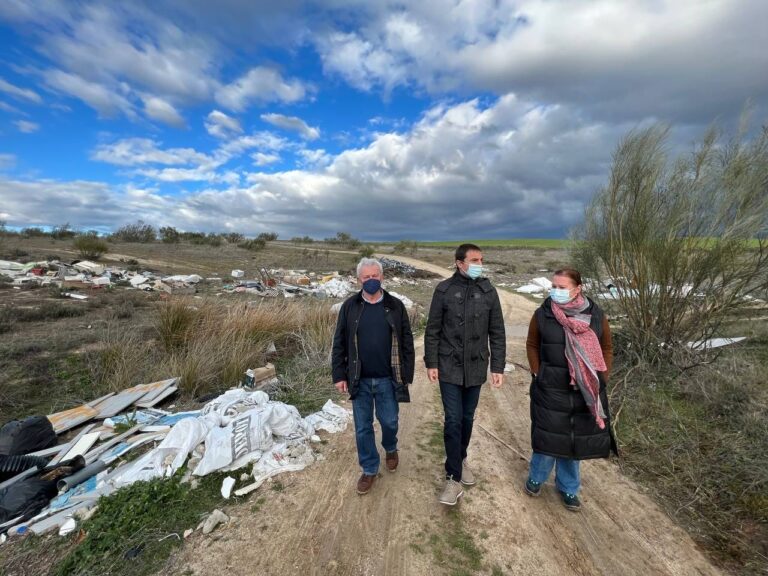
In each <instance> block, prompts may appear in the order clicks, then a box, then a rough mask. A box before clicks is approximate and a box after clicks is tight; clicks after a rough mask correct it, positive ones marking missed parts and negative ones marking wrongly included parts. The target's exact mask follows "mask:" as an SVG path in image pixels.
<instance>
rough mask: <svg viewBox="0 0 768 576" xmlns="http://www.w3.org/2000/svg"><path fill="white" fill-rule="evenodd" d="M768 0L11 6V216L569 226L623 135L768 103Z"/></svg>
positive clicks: (5, 48) (391, 227)
mask: <svg viewBox="0 0 768 576" xmlns="http://www.w3.org/2000/svg"><path fill="white" fill-rule="evenodd" d="M766 22H768V2H765V1H764V0H626V1H621V0H578V1H576V0H418V1H415V0H414V1H411V0H397V1H389V0H317V1H300V0H281V1H280V2H274V1H272V0H217V1H216V2H213V1H208V0H152V1H146V2H143V1H138V0H136V1H132V2H120V3H118V2H88V1H83V2H71V1H66V0H62V1H55V0H36V1H34V2H30V1H28V0H2V2H0V55H1V56H0V220H5V221H6V222H7V224H8V225H9V226H16V227H21V226H51V225H57V224H63V223H65V222H69V223H70V224H72V225H73V226H75V227H78V228H85V229H91V228H95V229H99V230H102V231H108V230H110V229H114V228H116V227H118V226H119V225H121V224H124V223H127V222H134V221H136V220H137V219H142V220H144V221H145V222H148V223H151V224H154V225H157V226H164V225H173V226H176V227H178V228H179V229H184V230H201V231H239V232H244V233H246V234H257V233H259V232H262V231H275V232H278V233H279V234H280V236H281V237H284V238H289V237H292V236H296V235H305V234H308V235H310V236H314V237H316V238H322V237H326V236H332V235H334V234H335V233H336V232H337V231H347V232H351V233H352V234H354V235H356V236H358V237H360V238H363V239H399V238H414V239H451V240H455V239H462V238H512V237H562V236H564V235H566V234H567V232H568V229H569V227H570V226H571V225H573V224H574V223H575V222H577V221H578V220H579V219H580V217H581V215H582V210H583V207H584V205H585V203H586V202H587V201H588V199H589V198H590V196H591V195H592V193H593V192H594V191H595V190H596V189H597V188H599V187H600V186H601V185H602V184H603V183H604V182H605V181H606V178H607V173H608V169H609V166H610V161H611V154H612V152H613V150H614V149H615V146H616V144H617V142H618V140H619V139H620V138H621V137H622V135H624V134H626V133H627V131H629V130H631V129H632V128H636V127H638V126H643V125H646V124H647V123H650V122H654V121H665V122H669V123H671V124H673V126H674V127H675V131H674V135H675V141H674V142H672V144H671V146H673V147H675V146H679V147H681V149H685V148H686V147H690V145H691V142H692V141H693V140H694V139H696V138H697V137H699V136H700V135H701V133H702V132H703V131H704V129H705V128H706V127H707V126H708V125H710V124H711V123H712V122H713V121H715V120H717V121H719V122H720V123H721V124H724V125H725V126H726V127H727V126H728V125H730V124H732V123H733V122H734V119H735V118H737V117H738V115H739V113H740V112H741V110H742V109H743V108H744V106H745V104H746V103H747V102H751V105H752V107H753V116H754V117H756V118H755V120H756V121H757V123H758V124H759V123H763V122H765V118H766V113H767V112H768V49H766V43H765V23H766Z"/></svg>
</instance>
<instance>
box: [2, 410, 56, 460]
mask: <svg viewBox="0 0 768 576" xmlns="http://www.w3.org/2000/svg"><path fill="white" fill-rule="evenodd" d="M57 442H58V439H57V438H56V432H54V431H53V425H52V424H51V421H50V420H48V418H46V417H45V416H29V417H28V418H24V420H11V421H10V422H8V423H7V424H6V425H5V426H3V427H2V428H0V456H15V455H18V454H29V453H30V452H36V451H38V450H43V449H44V448H50V447H51V446H55V445H56V444H57Z"/></svg>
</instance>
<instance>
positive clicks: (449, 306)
mask: <svg viewBox="0 0 768 576" xmlns="http://www.w3.org/2000/svg"><path fill="white" fill-rule="evenodd" d="M489 344H490V354H489ZM506 354H507V337H506V333H505V331H504V315H503V314H502V312H501V302H499V295H498V294H497V293H496V289H495V288H494V287H493V286H492V285H491V282H490V281H489V280H488V279H487V278H480V279H478V280H472V279H470V278H467V277H466V276H464V275H462V274H461V273H460V272H458V271H456V273H455V274H454V275H453V276H451V277H450V278H448V279H447V280H443V281H442V282H440V284H438V285H437V287H436V288H435V293H434V295H433V296H432V304H431V305H430V307H429V319H428V320H427V328H426V331H425V333H424V363H425V364H426V366H427V368H437V369H438V374H439V378H440V380H441V381H443V382H450V383H452V384H459V385H464V386H480V385H481V384H483V383H484V382H485V381H486V380H487V379H488V364H489V361H490V366H491V372H494V373H503V372H504V364H505V362H506Z"/></svg>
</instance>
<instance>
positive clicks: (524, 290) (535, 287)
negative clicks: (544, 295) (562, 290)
mask: <svg viewBox="0 0 768 576" xmlns="http://www.w3.org/2000/svg"><path fill="white" fill-rule="evenodd" d="M551 287H552V282H551V281H550V280H549V278H544V277H540V278H534V279H533V280H531V281H530V283H529V284H525V285H523V286H520V287H518V288H515V292H520V293H521V294H538V293H541V292H544V291H546V290H549V289H550V288H551Z"/></svg>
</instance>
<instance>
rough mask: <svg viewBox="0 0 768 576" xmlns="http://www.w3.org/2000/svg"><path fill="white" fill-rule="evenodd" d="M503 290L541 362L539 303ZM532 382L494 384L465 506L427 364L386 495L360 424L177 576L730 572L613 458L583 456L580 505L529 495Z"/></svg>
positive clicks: (483, 409)
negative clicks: (361, 483)
mask: <svg viewBox="0 0 768 576" xmlns="http://www.w3.org/2000/svg"><path fill="white" fill-rule="evenodd" d="M408 260H409V262H410V263H412V264H417V265H419V266H421V267H422V268H429V269H432V268H435V270H434V271H435V272H438V270H439V272H438V273H440V274H442V275H444V276H445V275H447V274H448V271H447V270H445V269H440V267H433V266H428V265H427V266H425V265H423V264H422V263H420V262H418V261H415V260H413V259H408ZM501 297H502V303H503V307H504V312H505V317H506V319H507V325H508V327H509V328H510V330H509V333H510V334H512V335H511V336H510V337H509V342H508V352H507V358H508V360H510V361H515V362H520V363H524V364H527V361H526V360H525V342H524V338H523V337H521V336H518V335H515V334H521V333H522V330H521V328H522V327H523V326H525V325H527V322H528V320H529V319H530V316H531V314H532V312H533V310H534V308H535V304H533V303H531V302H529V301H528V300H526V299H524V298H521V297H519V296H517V295H515V294H511V293H508V292H502V293H501ZM422 346H423V345H422V344H421V343H420V344H419V345H418V348H417V358H420V357H421V356H422V354H423V348H422ZM529 381H530V377H529V375H528V373H527V372H526V371H523V370H517V371H514V372H511V373H509V374H508V375H507V378H506V380H505V383H504V386H503V388H502V389H501V390H492V389H490V388H489V387H486V388H485V389H484V390H483V393H482V395H481V401H480V406H479V407H478V410H477V414H476V426H475V430H474V433H473V439H472V444H471V446H470V457H469V458H470V461H471V463H472V465H473V469H474V470H475V472H476V475H477V477H478V484H477V485H476V486H474V487H472V488H468V489H466V491H465V497H464V498H463V500H462V501H461V502H460V504H459V505H458V506H456V507H455V508H447V507H444V506H441V505H440V504H438V502H437V496H438V493H439V490H440V487H441V484H442V477H443V471H442V456H441V450H442V446H441V435H440V421H441V418H442V408H441V406H440V401H439V395H438V393H437V390H436V388H435V386H434V384H431V383H430V382H429V381H428V380H427V378H426V371H425V370H424V368H423V364H422V363H421V362H417V375H416V379H415V382H414V384H413V386H412V392H411V395H412V402H411V403H410V404H407V405H402V408H401V413H400V414H401V415H400V423H401V427H400V435H399V437H400V448H401V465H400V469H399V470H398V471H397V472H396V473H394V474H390V473H388V472H386V471H382V473H381V474H380V477H379V478H378V479H377V482H376V484H375V486H374V488H373V490H372V492H371V493H370V494H369V495H367V496H362V497H361V496H358V495H357V494H356V493H355V490H354V487H355V482H356V480H357V477H358V474H359V469H358V466H357V461H356V452H355V445H354V433H353V430H352V429H351V427H350V429H348V430H347V431H346V432H344V433H342V434H339V435H335V436H327V437H326V438H327V444H325V445H323V446H321V450H322V453H323V457H324V458H325V459H324V460H323V461H321V462H318V463H316V464H314V465H313V466H312V467H310V468H308V469H307V470H305V471H303V472H301V473H298V474H293V475H291V476H290V477H285V478H282V479H281V480H280V484H276V483H275V484H273V485H272V489H271V490H270V489H269V488H268V487H264V488H262V489H261V490H262V491H263V492H262V493H261V495H259V494H257V495H256V496H252V497H251V499H250V500H249V501H248V502H247V503H245V504H241V505H238V506H233V507H232V509H231V510H230V512H231V513H232V514H233V515H234V516H236V517H237V519H236V521H234V522H233V523H232V524H230V525H229V526H227V527H225V528H224V529H222V530H221V531H220V532H218V533H216V534H214V537H213V538H203V537H201V536H197V535H196V536H194V537H193V539H192V540H191V541H190V542H189V544H190V545H188V546H185V548H184V553H183V554H182V556H181V557H179V558H176V559H175V561H174V563H173V569H171V568H169V570H168V571H169V572H170V571H173V573H176V574H190V573H194V574H200V575H203V574H205V575H207V574H222V573H226V574H231V575H240V574H242V575H253V574H260V575H275V576H289V575H294V574H297V575H321V574H322V575H324V574H329V575H330V574H333V575H349V576H353V575H355V576H356V575H393V576H394V575H414V576H422V575H424V576H425V575H429V574H494V575H495V574H525V575H561V574H562V575H572V574H577V575H606V576H607V575H610V576H613V575H648V576H651V575H653V576H657V575H689V574H690V575H694V574H695V575H715V574H720V571H719V570H718V569H717V568H715V567H714V566H713V565H712V564H710V562H709V561H708V560H707V559H706V558H705V556H704V555H703V554H702V553H701V552H700V551H699V550H698V549H697V547H696V545H695V544H694V543H693V541H692V540H691V538H690V537H689V536H688V535H687V534H686V533H685V532H684V531H683V530H682V529H680V528H679V527H677V526H676V525H675V524H674V523H673V522H672V521H671V520H670V519H669V518H668V517H667V516H665V515H664V514H663V513H662V512H661V511H660V509H659V508H658V507H657V506H656V505H655V504H654V503H653V501H652V500H651V499H650V498H648V497H647V496H645V495H644V494H643V492H642V491H641V490H640V489H639V488H638V487H637V486H636V485H635V484H633V483H632V482H630V481H629V480H627V479H625V478H624V477H623V476H622V474H621V473H620V471H619V469H618V467H617V465H616V464H614V463H612V462H606V461H590V462H584V463H583V467H582V476H583V492H582V494H583V503H584V505H583V508H582V511H581V512H580V513H573V512H569V511H567V510H565V509H564V508H563V506H562V505H561V504H560V502H559V500H558V499H557V496H556V492H555V490H554V486H553V485H552V484H551V481H550V483H549V484H548V485H546V486H545V488H544V493H543V495H542V496H541V497H540V498H538V499H532V498H530V497H528V496H527V495H525V494H524V492H523V490H522V484H523V482H524V480H525V477H526V473H527V463H526V462H525V460H523V459H522V458H521V457H520V456H518V455H517V454H516V452H519V453H520V454H523V455H528V453H529V438H530V428H529V426H530V423H529V417H528V412H529V404H528V384H529ZM486 431H488V432H491V433H493V434H494V435H495V436H497V437H498V438H499V439H500V440H502V441H503V442H504V443H506V444H507V445H508V446H509V447H508V446H504V445H503V444H502V443H501V442H499V441H498V440H497V439H494V438H493V437H492V436H491V435H490V434H488V433H487V432H486ZM510 447H511V448H512V449H514V450H512V449H510ZM166 573H167V572H166Z"/></svg>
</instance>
